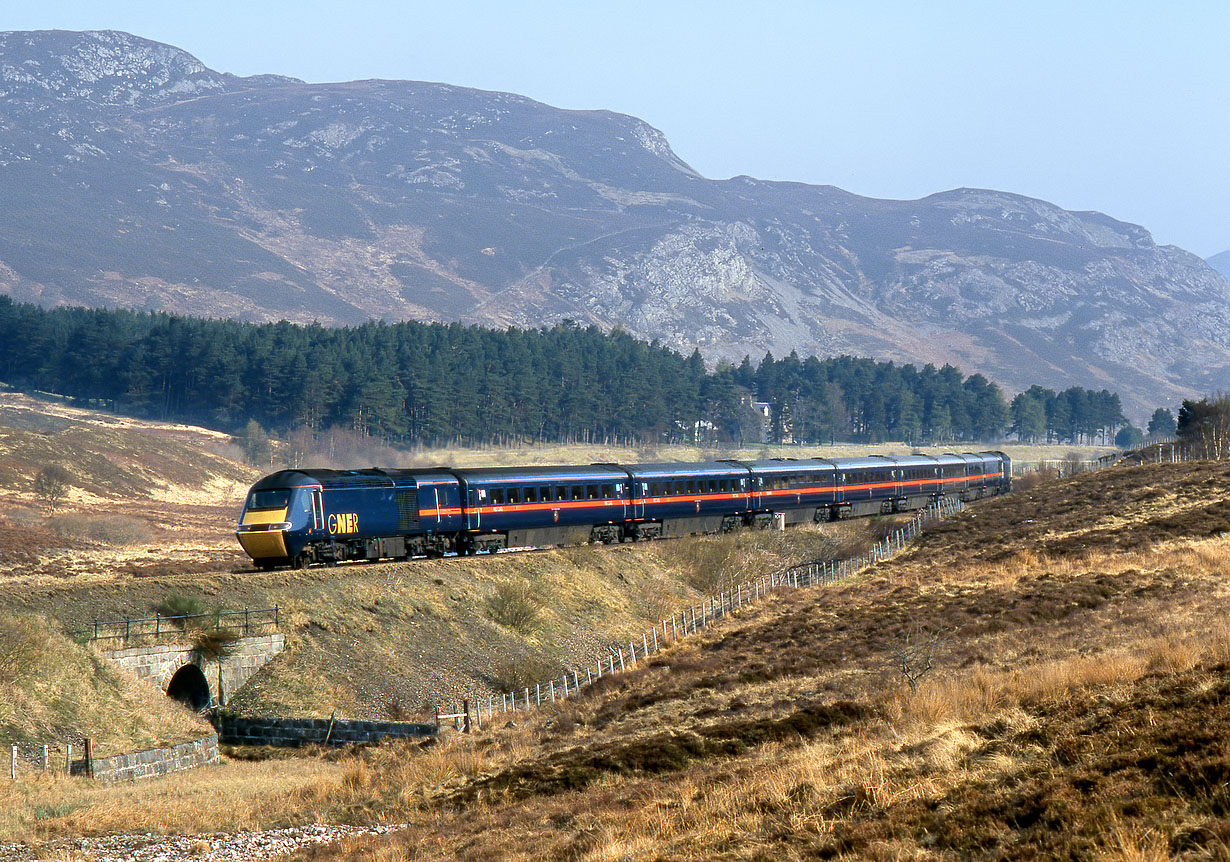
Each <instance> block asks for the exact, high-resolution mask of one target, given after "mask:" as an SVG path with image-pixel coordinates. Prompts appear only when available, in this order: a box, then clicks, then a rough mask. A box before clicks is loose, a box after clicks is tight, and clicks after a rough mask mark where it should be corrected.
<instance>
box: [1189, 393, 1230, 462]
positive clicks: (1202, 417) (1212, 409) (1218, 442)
mask: <svg viewBox="0 0 1230 862" xmlns="http://www.w3.org/2000/svg"><path fill="white" fill-rule="evenodd" d="M1177 436H1178V438H1179V439H1180V440H1181V441H1183V442H1184V443H1187V444H1189V445H1190V446H1192V448H1193V449H1195V450H1196V452H1197V453H1198V454H1199V455H1200V456H1201V457H1204V458H1230V394H1226V393H1224V392H1219V393H1217V394H1216V395H1214V396H1212V397H1211V398H1201V399H1200V400H1199V401H1184V402H1183V405H1182V406H1181V407H1180V408H1179V421H1178V429H1177Z"/></svg>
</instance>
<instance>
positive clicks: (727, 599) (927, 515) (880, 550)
mask: <svg viewBox="0 0 1230 862" xmlns="http://www.w3.org/2000/svg"><path fill="white" fill-rule="evenodd" d="M965 509H966V504H965V503H964V502H963V501H961V500H959V499H957V498H955V497H941V498H940V499H939V500H937V501H936V502H934V503H932V504H931V505H929V506H928V507H927V508H925V509H922V510H920V511H919V512H918V513H917V514H916V515H915V516H914V517H913V518H911V519H910V520H909V521H908V522H906V523H905V524H903V525H902V526H901V527H899V528H897V529H896V530H894V531H893V532H892V533H890V534H889V535H887V536H885V537H884V538H882V539H880V540H879V541H877V542H876V543H875V544H874V545H872V546H871V548H870V549H869V550H868V551H867V552H866V553H863V554H859V555H858V556H856V557H851V558H850V559H846V560H812V561H808V562H804V563H800V564H798V565H796V566H791V567H790V568H786V569H782V570H780V571H777V572H774V573H772V574H769V575H765V576H763V577H761V578H758V579H756V580H754V581H748V582H745V583H742V584H739V585H738V586H736V587H734V588H732V589H730V590H727V591H723V592H719V593H718V594H716V595H713V596H710V597H708V598H706V599H705V600H703V601H702V602H700V603H699V604H696V605H693V606H691V607H689V608H686V609H684V610H682V611H680V612H679V613H676V614H674V615H672V616H671V617H670V618H669V619H663V620H662V621H660V622H659V623H658V624H657V625H655V626H654V627H653V628H652V629H649V630H648V631H645V632H642V633H641V636H640V637H639V638H632V639H631V640H629V641H628V644H627V650H625V649H624V645H623V644H622V643H620V644H617V645H616V646H614V647H612V648H611V649H610V652H609V654H608V655H606V656H603V657H602V658H600V659H599V660H598V661H597V663H596V664H594V665H590V666H588V667H586V668H585V669H584V670H570V671H568V672H566V673H564V674H563V675H562V676H560V677H558V678H556V679H549V680H547V681H546V682H542V683H536V684H535V685H533V686H532V687H531V686H526V687H524V688H522V689H519V690H517V691H507V692H503V693H501V694H499V695H489V696H488V697H487V701H486V703H483V701H481V700H476V701H474V702H471V701H468V700H466V701H463V702H462V703H461V704H459V705H457V706H456V707H455V709H453V710H452V711H441V710H440V709H438V708H437V710H436V724H437V725H439V724H440V723H441V722H443V721H452V722H454V726H455V727H456V729H457V730H462V731H466V732H469V730H470V729H471V727H477V728H479V729H481V728H482V726H483V722H484V721H486V722H491V721H492V720H493V719H494V718H495V717H496V716H497V715H503V714H507V713H515V712H527V711H529V710H536V709H540V708H542V707H543V706H549V705H551V704H554V703H556V702H558V701H562V700H564V699H566V698H569V697H575V696H576V695H577V694H579V693H580V692H581V690H582V689H584V688H586V687H588V686H591V685H593V684H595V683H596V682H598V680H600V679H602V678H603V677H604V676H611V675H613V674H616V673H622V672H624V671H626V670H631V669H632V668H635V667H636V665H637V662H638V661H639V662H644V661H645V660H646V659H648V658H649V657H650V656H652V655H653V654H654V653H657V652H659V651H660V650H662V649H665V648H666V647H667V646H669V645H671V644H673V643H677V642H678V641H680V640H682V639H684V638H685V637H687V636H688V635H693V634H696V633H697V632H700V631H702V630H703V629H705V628H707V627H708V626H710V625H712V624H713V623H714V622H716V621H717V620H720V619H722V618H723V617H725V616H727V615H729V614H731V613H733V612H734V611H737V610H739V609H740V608H742V607H744V606H745V605H748V604H750V603H752V602H756V601H759V600H760V599H762V598H764V597H765V596H767V595H769V594H770V593H773V592H777V591H779V590H784V589H792V590H793V589H802V588H806V587H813V586H822V585H825V584H833V583H837V582H839V581H843V580H846V579H847V578H850V577H852V576H854V575H856V574H858V573H859V572H861V571H862V570H864V569H866V568H868V567H869V566H872V565H874V564H875V563H877V562H879V561H881V560H885V559H888V558H889V557H892V556H894V555H896V554H898V553H900V552H901V551H903V550H904V549H905V548H906V546H907V545H909V543H910V542H912V541H913V540H914V539H915V538H916V537H917V536H918V534H919V533H921V532H922V531H923V528H924V527H925V526H926V525H927V524H929V523H932V522H934V521H938V520H941V519H943V518H947V517H949V516H950V515H954V514H957V513H958V512H963V511H964V510H965ZM582 674H584V676H582Z"/></svg>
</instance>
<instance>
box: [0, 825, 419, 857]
mask: <svg viewBox="0 0 1230 862" xmlns="http://www.w3.org/2000/svg"><path fill="white" fill-rule="evenodd" d="M401 828H403V827H401V826H327V825H325V824H320V823H317V824H313V825H311V826H295V827H291V828H289V829H271V830H268V831H264V832H234V833H220V832H219V833H211V834H208V835H173V836H167V835H155V834H153V833H144V834H139V835H106V836H103V837H101V838H73V839H69V840H64V841H53V842H49V843H47V844H39V845H34V846H32V845H29V844H0V860H5V862H33V860H38V859H61V860H64V862H68V860H83V862H84V860H89V862H181V860H183V862H188V860H191V862H246V860H261V859H277V858H279V857H281V856H285V855H286V854H288V853H291V852H293V851H295V850H298V849H299V848H301V847H306V846H308V845H311V844H325V843H329V842H332V841H340V840H341V839H343V838H351V837H354V836H356V835H385V834H388V833H389V832H394V831H396V830H398V829H401Z"/></svg>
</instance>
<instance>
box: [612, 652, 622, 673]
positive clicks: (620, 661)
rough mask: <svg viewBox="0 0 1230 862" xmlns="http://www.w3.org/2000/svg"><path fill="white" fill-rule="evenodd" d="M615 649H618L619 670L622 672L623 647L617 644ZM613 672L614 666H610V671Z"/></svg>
mask: <svg viewBox="0 0 1230 862" xmlns="http://www.w3.org/2000/svg"><path fill="white" fill-rule="evenodd" d="M615 649H616V650H618V651H619V670H620V671H621V672H622V671H623V669H624V648H623V647H619V646H617V647H615ZM614 672H615V668H614V666H612V667H611V673H614Z"/></svg>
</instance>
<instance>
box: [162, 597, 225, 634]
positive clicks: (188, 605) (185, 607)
mask: <svg viewBox="0 0 1230 862" xmlns="http://www.w3.org/2000/svg"><path fill="white" fill-rule="evenodd" d="M154 610H155V611H157V612H158V613H159V614H161V615H162V616H164V617H195V619H177V620H174V623H175V625H177V626H179V627H180V628H181V629H185V630H187V629H199V630H210V629H217V628H218V622H219V621H220V620H221V618H222V608H220V607H212V608H211V607H209V606H208V605H206V604H205V601H204V600H203V599H199V598H197V597H196V596H186V595H184V594H183V593H176V594H175V595H171V596H167V597H166V598H165V599H163V600H162V601H161V602H159V603H158V604H157V605H155V606H154Z"/></svg>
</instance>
